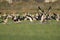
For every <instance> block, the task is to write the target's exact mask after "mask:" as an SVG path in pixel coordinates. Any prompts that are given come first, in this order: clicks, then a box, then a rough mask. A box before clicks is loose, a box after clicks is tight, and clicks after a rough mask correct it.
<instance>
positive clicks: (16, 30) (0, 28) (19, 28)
mask: <svg viewBox="0 0 60 40" xmlns="http://www.w3.org/2000/svg"><path fill="white" fill-rule="evenodd" d="M0 40H60V22H56V21H50V22H48V23H45V24H44V23H43V24H42V23H40V22H39V21H37V22H33V23H31V22H27V21H24V22H22V23H19V24H15V23H9V24H1V23H0Z"/></svg>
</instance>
